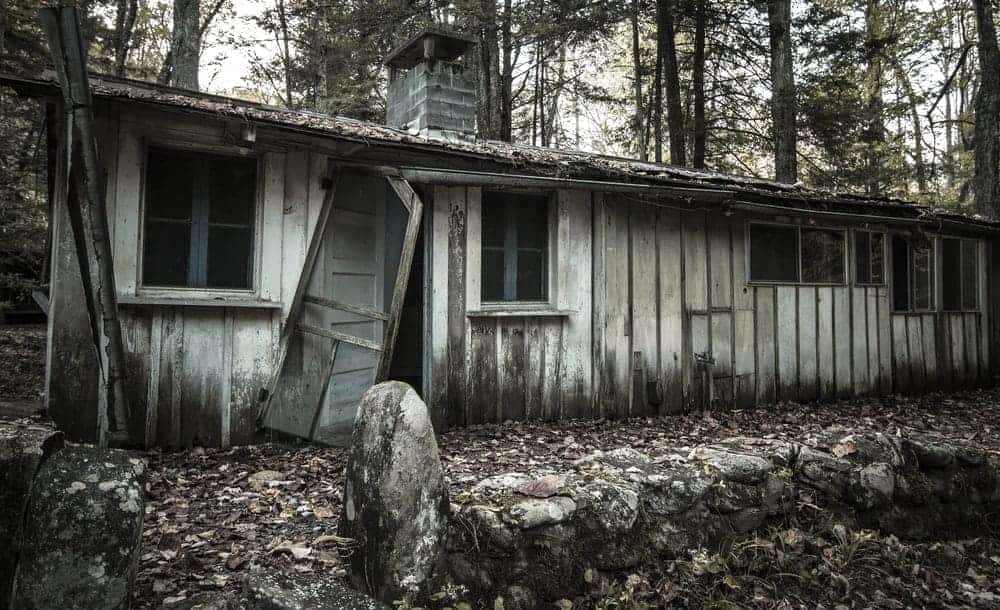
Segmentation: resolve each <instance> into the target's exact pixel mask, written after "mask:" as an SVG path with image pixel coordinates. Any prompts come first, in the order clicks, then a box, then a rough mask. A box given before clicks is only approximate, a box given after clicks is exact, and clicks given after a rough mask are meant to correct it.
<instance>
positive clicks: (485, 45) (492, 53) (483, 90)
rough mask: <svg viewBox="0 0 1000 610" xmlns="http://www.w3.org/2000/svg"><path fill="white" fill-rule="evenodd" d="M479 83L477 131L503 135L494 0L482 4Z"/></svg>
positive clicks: (489, 136)
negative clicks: (500, 124)
mask: <svg viewBox="0 0 1000 610" xmlns="http://www.w3.org/2000/svg"><path fill="white" fill-rule="evenodd" d="M479 8H480V11H481V12H480V15H479V19H480V20H481V21H480V23H479V45H478V47H479V49H478V50H479V55H478V59H479V62H478V65H477V68H478V71H479V83H478V84H479V87H478V98H479V100H478V108H477V111H478V116H477V117H476V122H477V131H478V132H479V133H478V135H479V136H480V137H482V138H486V139H490V140H496V139H500V132H501V130H500V129H499V121H498V119H499V118H500V100H499V91H498V89H499V88H498V86H497V85H498V83H497V78H496V73H497V69H496V68H497V64H498V63H499V62H498V61H497V48H498V44H497V8H496V3H495V2H494V0H482V1H481V2H480V5H479Z"/></svg>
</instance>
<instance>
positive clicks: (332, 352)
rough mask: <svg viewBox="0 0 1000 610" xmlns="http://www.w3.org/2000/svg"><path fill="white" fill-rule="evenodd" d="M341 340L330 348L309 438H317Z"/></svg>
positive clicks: (310, 425)
mask: <svg viewBox="0 0 1000 610" xmlns="http://www.w3.org/2000/svg"><path fill="white" fill-rule="evenodd" d="M339 345H340V341H334V342H333V347H332V348H331V350H330V367H329V368H328V369H327V371H326V376H325V377H324V378H323V389H322V390H321V391H320V393H319V402H317V403H316V410H315V411H314V412H313V416H312V423H310V424H309V437H308V438H309V440H315V439H316V427H317V426H319V416H320V415H322V413H323V405H324V404H326V393H327V391H328V390H329V389H330V380H331V379H332V378H333V367H334V365H336V364H337V347H338V346H339Z"/></svg>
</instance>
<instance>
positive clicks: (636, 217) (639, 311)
mask: <svg viewBox="0 0 1000 610" xmlns="http://www.w3.org/2000/svg"><path fill="white" fill-rule="evenodd" d="M628 207H629V214H630V216H631V220H630V222H629V226H630V228H631V232H632V239H631V240H630V247H631V251H630V257H631V260H632V265H631V266H632V278H631V284H632V308H631V309H632V313H631V316H630V317H631V319H632V329H631V330H632V353H633V354H639V360H640V362H639V367H640V368H639V370H638V371H636V370H634V369H633V371H632V374H633V375H635V376H637V377H639V378H638V379H633V380H632V383H633V388H634V391H633V404H632V414H633V415H648V414H650V413H651V412H652V408H651V407H652V405H651V403H650V401H651V400H654V399H657V400H658V398H657V397H654V396H649V395H647V383H646V382H647V381H656V380H657V379H658V378H659V375H660V368H659V359H660V354H659V340H660V338H659V332H658V326H659V320H660V311H659V298H658V295H657V292H658V288H659V278H658V277H657V264H658V262H659V261H658V259H657V256H656V237H657V236H656V213H657V210H656V209H655V208H653V207H652V206H648V205H643V204H639V203H635V204H632V205H630V206H628Z"/></svg>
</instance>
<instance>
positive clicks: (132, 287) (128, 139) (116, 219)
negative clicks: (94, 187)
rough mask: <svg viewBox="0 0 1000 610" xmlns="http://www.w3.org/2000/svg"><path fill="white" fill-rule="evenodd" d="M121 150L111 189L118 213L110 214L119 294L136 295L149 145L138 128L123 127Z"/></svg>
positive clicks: (119, 136) (120, 142)
mask: <svg viewBox="0 0 1000 610" xmlns="http://www.w3.org/2000/svg"><path fill="white" fill-rule="evenodd" d="M117 152H118V154H117V157H116V158H117V177H116V179H115V185H114V186H115V188H114V191H109V192H113V193H114V200H115V205H114V212H113V214H111V215H110V218H112V219H113V223H111V224H112V226H113V227H114V229H113V230H114V241H113V242H112V243H113V244H114V259H115V260H114V266H115V288H116V290H117V291H118V294H121V295H135V293H136V287H137V285H138V284H137V283H138V281H139V272H138V260H139V256H140V255H139V241H140V240H139V235H140V228H139V219H140V218H141V217H142V215H141V214H140V211H139V206H140V205H141V202H142V200H143V196H142V164H143V161H144V159H145V147H144V146H143V143H142V139H141V138H140V136H139V134H137V133H136V132H135V130H134V129H132V128H124V129H121V131H120V133H119V135H118V151H117ZM108 169H109V170H114V169H116V168H114V167H111V168H108Z"/></svg>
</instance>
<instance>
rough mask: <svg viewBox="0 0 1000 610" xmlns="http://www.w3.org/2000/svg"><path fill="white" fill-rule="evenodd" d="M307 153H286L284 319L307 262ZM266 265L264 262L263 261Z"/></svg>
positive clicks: (283, 273) (282, 304)
mask: <svg viewBox="0 0 1000 610" xmlns="http://www.w3.org/2000/svg"><path fill="white" fill-rule="evenodd" d="M309 169H310V166H309V154H308V153H307V152H305V151H301V150H293V151H290V152H288V153H286V154H285V168H284V171H285V178H284V194H283V201H282V222H281V282H280V285H281V313H282V316H283V317H285V318H287V317H288V311H289V308H290V307H291V305H292V299H293V298H294V296H295V289H296V287H297V286H298V284H299V277H300V276H301V275H302V266H303V264H304V263H305V259H306V245H307V243H308V235H309V234H307V233H306V231H307V229H308V225H309V186H310V185H309V181H310V175H309ZM265 264H267V262H266V261H265Z"/></svg>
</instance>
